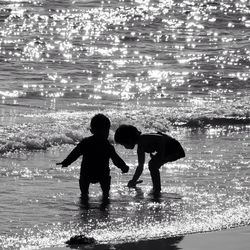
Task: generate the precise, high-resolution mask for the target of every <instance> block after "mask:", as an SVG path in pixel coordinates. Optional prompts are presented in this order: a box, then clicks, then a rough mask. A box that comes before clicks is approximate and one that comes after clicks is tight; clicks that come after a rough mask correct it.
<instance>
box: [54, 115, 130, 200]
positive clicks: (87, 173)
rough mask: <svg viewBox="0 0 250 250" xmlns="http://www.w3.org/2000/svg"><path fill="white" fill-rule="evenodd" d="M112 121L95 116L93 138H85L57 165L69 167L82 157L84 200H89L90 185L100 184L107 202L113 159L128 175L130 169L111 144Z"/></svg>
mask: <svg viewBox="0 0 250 250" xmlns="http://www.w3.org/2000/svg"><path fill="white" fill-rule="evenodd" d="M109 129H110V120H109V119H108V118H107V117H106V116H105V115H103V114H97V115H95V116H94V117H93V118H92V120H91V122H90V131H91V133H92V134H93V135H92V136H89V137H86V138H84V139H83V140H82V141H81V142H80V143H79V144H78V145H77V146H76V147H75V148H74V149H73V150H72V152H71V153H70V154H69V155H68V156H67V158H66V159H65V160H64V161H62V162H60V163H57V165H62V167H68V166H69V165H70V164H71V163H73V162H74V161H75V160H76V159H77V158H78V157H80V156H81V155H82V156H83V158H82V163H81V171H80V180H79V185H80V190H81V195H82V198H83V199H85V200H86V199H88V192H89V185H90V183H98V182H99V183H100V185H101V189H102V192H103V200H107V199H108V197H109V190H110V181H111V176H110V168H109V160H110V159H111V160H112V161H113V163H114V165H115V166H117V167H118V168H120V169H121V170H122V172H123V173H127V172H128V170H129V167H128V166H127V165H126V163H125V162H124V161H123V160H122V159H121V158H120V157H119V155H118V154H117V153H116V151H115V149H114V147H113V146H112V145H111V144H110V143H109V141H108V136H109Z"/></svg>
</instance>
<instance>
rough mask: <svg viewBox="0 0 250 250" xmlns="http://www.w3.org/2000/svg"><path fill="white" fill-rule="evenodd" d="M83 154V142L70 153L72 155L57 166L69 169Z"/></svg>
mask: <svg viewBox="0 0 250 250" xmlns="http://www.w3.org/2000/svg"><path fill="white" fill-rule="evenodd" d="M82 152H83V141H81V142H80V143H78V144H77V146H76V147H75V148H74V149H73V150H72V151H71V152H70V154H69V155H68V156H67V157H66V159H65V160H63V161H62V162H59V163H56V165H62V168H66V167H68V166H69V165H70V164H71V163H73V162H74V161H75V160H77V158H78V157H79V156H80V155H81V154H82Z"/></svg>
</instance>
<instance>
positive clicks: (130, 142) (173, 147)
mask: <svg viewBox="0 0 250 250" xmlns="http://www.w3.org/2000/svg"><path fill="white" fill-rule="evenodd" d="M115 141H116V142H117V143H119V144H121V145H123V146H124V147H125V148H127V149H133V148H134V147H135V145H136V144H137V156H138V166H137V168H136V170H135V173H134V176H133V178H132V180H130V181H129V182H128V187H135V186H136V184H137V183H140V182H141V181H138V179H139V178H140V176H141V174H142V172H143V167H144V163H145V153H149V154H150V156H151V159H150V161H149V162H148V167H149V171H150V175H151V179H152V183H153V194H154V195H159V194H160V191H161V178H160V171H159V169H160V167H161V166H162V165H164V164H165V163H167V162H172V161H176V160H178V159H180V158H182V157H185V152H184V150H183V148H182V146H181V145H180V143H179V142H178V141H177V140H176V139H174V138H172V137H170V136H168V135H166V134H163V133H160V132H158V133H146V134H142V133H141V132H140V131H138V130H137V128H136V127H134V126H132V125H121V126H120V127H119V128H118V129H117V130H116V132H115Z"/></svg>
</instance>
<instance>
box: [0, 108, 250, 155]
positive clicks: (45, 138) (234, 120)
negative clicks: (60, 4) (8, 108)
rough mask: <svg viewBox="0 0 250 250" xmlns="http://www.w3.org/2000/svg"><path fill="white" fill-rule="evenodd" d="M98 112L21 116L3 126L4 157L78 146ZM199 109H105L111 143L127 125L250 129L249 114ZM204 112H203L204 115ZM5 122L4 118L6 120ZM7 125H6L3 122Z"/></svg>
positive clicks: (0, 145)
mask: <svg viewBox="0 0 250 250" xmlns="http://www.w3.org/2000/svg"><path fill="white" fill-rule="evenodd" d="M99 112H100V111H99V110H97V109H94V110H91V111H90V110H88V111H87V110H86V111H78V112H69V111H68V112H67V111H64V112H48V113H44V111H41V112H40V113H39V112H37V113H36V114H27V113H26V114H23V115H22V114H19V116H20V121H19V122H17V120H18V117H16V118H15V123H14V124H6V125H5V126H2V127H0V154H1V155H3V154H5V155H6V154H8V153H11V152H15V151H20V150H21V151H23V150H27V151H34V150H46V149H48V148H49V147H52V146H58V145H59V146H61V145H64V144H70V145H75V144H77V143H78V142H79V141H80V140H81V139H82V138H83V137H84V136H87V135H90V133H89V131H88V128H89V123H90V119H91V117H93V116H94V114H96V113H99ZM195 112H196V110H194V111H192V112H190V111H187V110H182V112H179V109H178V108H173V107H171V108H156V107H150V108H148V107H145V108H141V107H140V108H139V109H132V108H130V109H120V110H115V109H114V108H112V109H110V110H105V111H104V112H103V113H105V114H106V115H107V116H108V117H109V118H110V120H111V123H112V126H111V131H110V140H111V141H113V138H112V137H113V134H114V131H115V130H116V129H117V127H118V126H119V125H121V124H124V123H127V124H132V125H135V126H136V127H137V128H138V129H139V130H141V131H142V132H154V131H161V132H166V133H170V134H171V131H172V130H173V129H174V130H178V129H182V128H190V129H199V128H203V129H209V128H213V127H218V128H222V129H225V127H227V128H228V129H230V128H231V127H235V126H239V127H241V128H242V129H249V125H250V117H249V116H248V114H247V113H246V114H245V115H244V114H238V115H234V116H232V115H231V116H230V115H228V116H224V115H218V114H214V116H212V115H211V114H209V115H207V116H199V115H198V116H197V114H195ZM200 113H201V112H200ZM3 119H4V118H3ZM3 124H4V123H3Z"/></svg>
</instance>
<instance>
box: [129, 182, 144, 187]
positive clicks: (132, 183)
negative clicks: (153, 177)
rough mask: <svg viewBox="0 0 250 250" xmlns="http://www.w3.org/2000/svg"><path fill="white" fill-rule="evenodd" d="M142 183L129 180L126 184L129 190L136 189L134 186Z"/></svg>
mask: <svg viewBox="0 0 250 250" xmlns="http://www.w3.org/2000/svg"><path fill="white" fill-rule="evenodd" d="M142 182H143V180H139V181H133V180H130V181H129V182H128V185H127V186H128V187H129V188H135V187H136V184H139V183H142Z"/></svg>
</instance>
